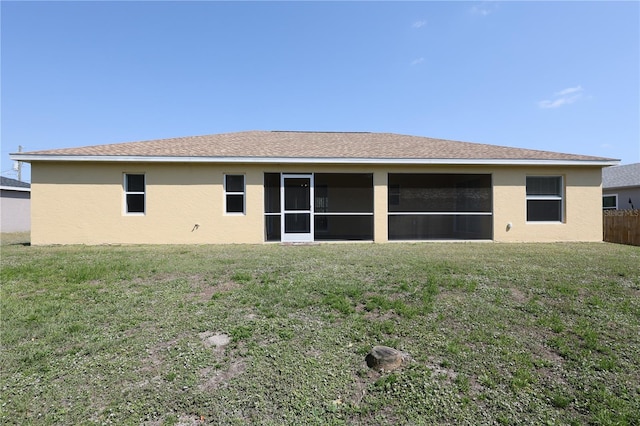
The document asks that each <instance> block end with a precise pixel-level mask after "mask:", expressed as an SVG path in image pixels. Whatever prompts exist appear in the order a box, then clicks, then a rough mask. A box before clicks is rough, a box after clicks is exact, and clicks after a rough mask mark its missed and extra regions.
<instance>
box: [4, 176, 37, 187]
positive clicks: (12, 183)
mask: <svg viewBox="0 0 640 426" xmlns="http://www.w3.org/2000/svg"><path fill="white" fill-rule="evenodd" d="M0 186H2V187H12V188H31V184H30V183H27V182H21V181H19V180H15V179H11V178H8V177H4V176H0Z"/></svg>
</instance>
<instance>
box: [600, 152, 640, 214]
mask: <svg viewBox="0 0 640 426" xmlns="http://www.w3.org/2000/svg"><path fill="white" fill-rule="evenodd" d="M602 207H603V208H604V209H605V210H633V209H640V163H635V164H625V165H624V166H614V167H605V168H604V169H602Z"/></svg>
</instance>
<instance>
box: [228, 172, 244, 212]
mask: <svg viewBox="0 0 640 426" xmlns="http://www.w3.org/2000/svg"><path fill="white" fill-rule="evenodd" d="M224 192H225V195H224V198H225V211H226V212H227V213H244V175H225V176H224Z"/></svg>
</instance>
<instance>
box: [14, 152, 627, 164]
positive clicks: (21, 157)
mask: <svg viewBox="0 0 640 426" xmlns="http://www.w3.org/2000/svg"><path fill="white" fill-rule="evenodd" d="M10 158H11V159H12V160H15V161H25V162H30V161H64V162H67V161H74V162H75V161H86V162H96V161H97V162H118V163H122V162H124V163H253V164H256V163H261V164H417V165H421V164H424V165H430V164H435V165H463V166H469V165H479V166H483V165H491V166H494V165H499V166H514V165H516V166H601V167H604V166H613V165H616V164H618V163H619V161H617V160H612V161H609V160H535V159H492V158H481V159H473V158H472V159H469V158H453V159H450V158H330V157H327V158H313V157H308V158H294V157H151V156H149V157H148V156H137V155H38V154H11V155H10Z"/></svg>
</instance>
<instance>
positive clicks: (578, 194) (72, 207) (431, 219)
mask: <svg viewBox="0 0 640 426" xmlns="http://www.w3.org/2000/svg"><path fill="white" fill-rule="evenodd" d="M11 158H12V159H14V160H20V161H26V162H29V163H31V182H32V187H31V188H32V191H33V199H32V229H31V242H32V244H111V243H115V244H119V243H127V244H129V243H130V244H146V243H154V244H158V243H160V244H162V243H167V244H186V243H194V244H196V243H197V244H208V243H263V242H294V243H295V242H311V241H358V240H359V241H374V242H387V241H406V240H410V241H416V240H493V241H500V242H503V241H505V242H506V241H601V240H602V209H601V205H602V188H601V179H602V168H603V167H605V166H610V165H614V164H617V160H612V159H609V158H602V157H591V156H584V155H573V154H560V153H554V152H546V151H537V150H530V149H521V148H509V147H502V146H494V145H485V144H475V143H468V142H455V141H448V140H441V139H431V138H425V137H417V136H405V135H398V134H388V133H346V132H342V133H340V132H268V131H249V132H239V133H227V134H217V135H208V136H194V137H184V138H174V139H165V140H154V141H146V142H130V143H122V144H112V145H99V146H88V147H83V148H67V149H55V150H47V151H36V152H27V153H15V154H12V155H11Z"/></svg>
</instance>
